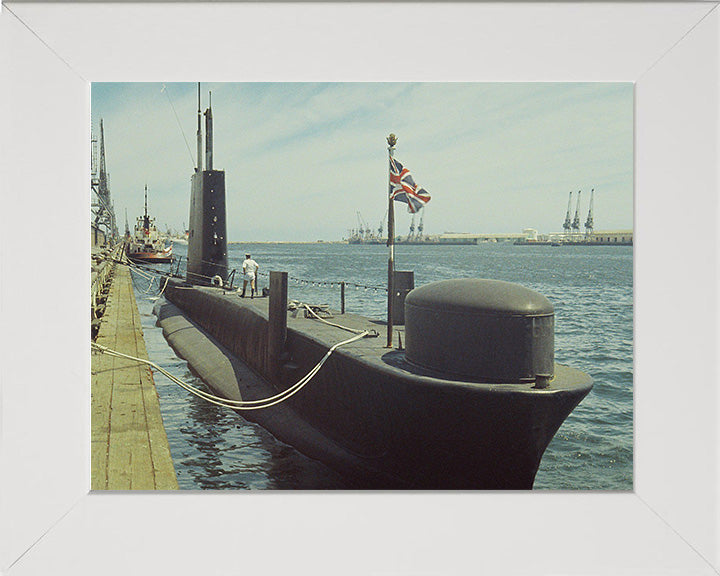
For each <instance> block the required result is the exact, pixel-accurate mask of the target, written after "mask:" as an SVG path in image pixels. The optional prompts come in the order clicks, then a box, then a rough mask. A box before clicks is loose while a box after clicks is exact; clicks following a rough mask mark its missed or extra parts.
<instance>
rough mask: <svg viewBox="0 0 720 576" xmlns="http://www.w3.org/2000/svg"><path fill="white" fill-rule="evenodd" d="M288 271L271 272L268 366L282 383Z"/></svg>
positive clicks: (271, 372) (270, 371)
mask: <svg viewBox="0 0 720 576" xmlns="http://www.w3.org/2000/svg"><path fill="white" fill-rule="evenodd" d="M287 297H288V273H287V272H272V271H271V272H270V298H269V302H268V341H267V358H266V361H267V366H268V371H269V373H270V374H271V375H272V378H273V381H274V382H275V383H277V384H280V381H279V378H280V368H281V363H282V360H281V359H282V355H283V353H284V352H285V340H286V338H287Z"/></svg>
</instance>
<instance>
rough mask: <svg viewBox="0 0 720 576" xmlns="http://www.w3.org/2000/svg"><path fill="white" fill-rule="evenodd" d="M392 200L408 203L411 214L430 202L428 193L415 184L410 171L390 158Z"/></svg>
mask: <svg viewBox="0 0 720 576" xmlns="http://www.w3.org/2000/svg"><path fill="white" fill-rule="evenodd" d="M390 198H391V199H393V200H395V201H396V202H406V203H407V205H408V212H410V213H411V214H415V213H416V212H417V211H418V210H420V208H422V207H423V206H425V204H427V203H428V202H430V194H429V193H428V191H427V190H425V188H420V187H419V186H418V185H417V184H415V180H413V177H412V176H411V175H410V170H408V169H407V168H404V167H403V165H402V164H400V162H399V161H397V160H395V158H392V157H391V158H390Z"/></svg>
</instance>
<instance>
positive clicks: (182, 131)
mask: <svg viewBox="0 0 720 576" xmlns="http://www.w3.org/2000/svg"><path fill="white" fill-rule="evenodd" d="M160 92H164V93H165V96H167V99H168V102H170V107H171V108H172V111H173V114H175V120H177V123H178V127H179V128H180V133H181V134H182V137H183V140H185V146H186V147H187V150H188V154H190V162H192V165H193V167H195V158H194V157H193V155H192V150H190V144H189V143H188V139H187V136H185V130H183V127H182V124H181V123H180V118H178V115H177V111H176V110H175V106H174V105H173V102H172V100H171V99H170V91H169V90H168V89H167V86H166V85H165V84H163V86H162V89H161V90H160Z"/></svg>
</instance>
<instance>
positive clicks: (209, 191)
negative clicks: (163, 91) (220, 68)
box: [186, 83, 228, 285]
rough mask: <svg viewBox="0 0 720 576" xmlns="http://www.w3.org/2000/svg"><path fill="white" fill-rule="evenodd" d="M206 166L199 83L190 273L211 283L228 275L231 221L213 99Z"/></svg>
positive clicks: (189, 277)
mask: <svg viewBox="0 0 720 576" xmlns="http://www.w3.org/2000/svg"><path fill="white" fill-rule="evenodd" d="M205 134H206V141H205V154H206V162H205V164H206V165H205V170H203V162H202V112H201V108H200V83H198V118H197V166H196V168H195V172H194V173H193V175H192V179H191V196H190V232H189V237H188V255H187V275H186V280H187V281H188V282H190V283H191V284H203V285H209V284H211V281H212V278H213V277H215V276H220V277H221V278H222V279H223V282H224V281H225V280H226V279H227V275H228V264H227V222H226V217H225V171H224V170H215V169H213V164H212V158H213V127H212V103H210V105H209V107H208V109H207V110H206V111H205Z"/></svg>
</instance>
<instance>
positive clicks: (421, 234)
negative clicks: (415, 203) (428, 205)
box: [417, 208, 425, 240]
mask: <svg viewBox="0 0 720 576" xmlns="http://www.w3.org/2000/svg"><path fill="white" fill-rule="evenodd" d="M424 218H425V208H421V211H420V224H418V233H417V238H418V240H422V237H423V228H424V226H423V219H424Z"/></svg>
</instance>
